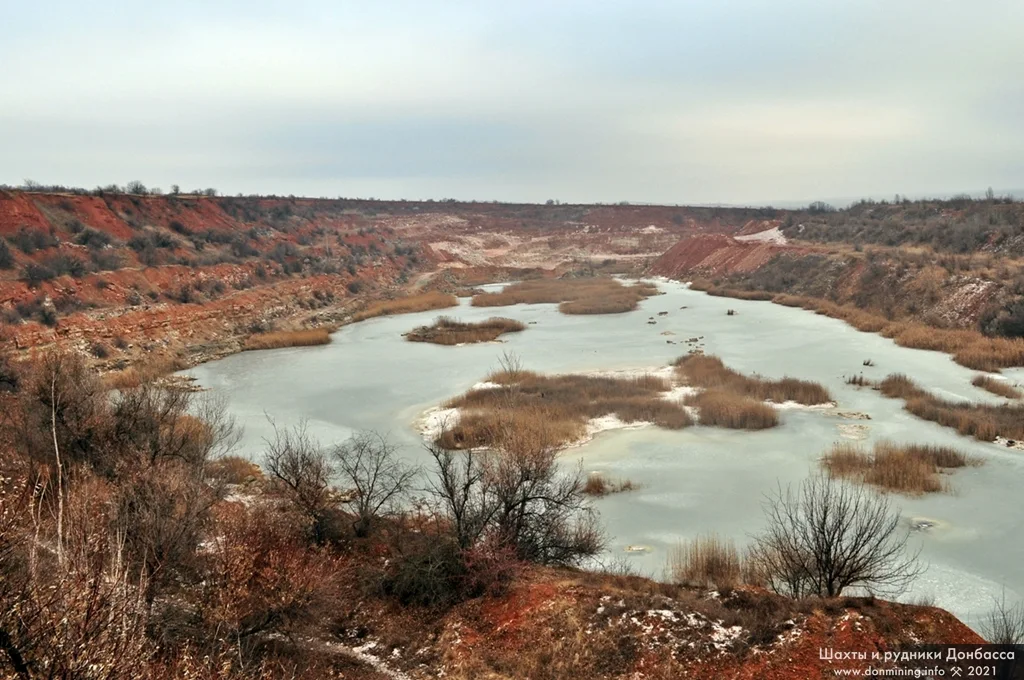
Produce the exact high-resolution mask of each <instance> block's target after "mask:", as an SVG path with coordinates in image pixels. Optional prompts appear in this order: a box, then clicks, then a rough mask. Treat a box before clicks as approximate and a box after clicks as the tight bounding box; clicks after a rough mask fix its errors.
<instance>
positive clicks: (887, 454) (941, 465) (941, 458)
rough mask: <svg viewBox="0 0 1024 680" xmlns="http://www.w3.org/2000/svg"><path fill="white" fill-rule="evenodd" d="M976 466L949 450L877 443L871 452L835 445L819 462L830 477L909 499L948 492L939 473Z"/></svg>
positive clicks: (965, 455)
mask: <svg viewBox="0 0 1024 680" xmlns="http://www.w3.org/2000/svg"><path fill="white" fill-rule="evenodd" d="M980 464H981V461H980V460H979V459H977V458H974V457H972V456H968V455H967V454H964V453H962V452H960V451H957V450H956V449H953V448H950V447H946V446H930V445H922V444H894V443H892V442H879V443H877V444H875V446H874V450H873V451H867V450H865V449H862V448H861V447H859V446H856V445H853V444H836V445H835V446H834V447H833V448H832V449H831V450H830V451H829V452H828V453H826V454H825V456H824V457H823V458H822V459H821V466H822V467H823V468H824V469H825V471H826V472H827V473H828V474H829V476H831V477H834V478H841V479H849V480H853V481H856V482H860V483H862V484H870V485H872V486H875V487H878V488H880V489H883V490H885V491H895V492H898V493H903V494H909V495H920V494H925V493H938V492H949V491H951V489H950V486H949V485H948V484H947V483H946V482H945V481H944V480H943V479H942V478H941V473H943V472H944V471H947V470H952V469H955V468H962V467H966V466H969V465H980Z"/></svg>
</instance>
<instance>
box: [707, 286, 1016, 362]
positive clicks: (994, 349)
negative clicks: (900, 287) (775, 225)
mask: <svg viewBox="0 0 1024 680" xmlns="http://www.w3.org/2000/svg"><path fill="white" fill-rule="evenodd" d="M705 285H706V286H707V288H706V289H705V288H697V290H706V292H707V293H708V294H709V295H717V296H722V297H736V298H741V299H754V300H766V299H767V300H771V301H772V302H774V303H776V304H780V305H784V306H786V307H800V308H802V309H807V310H810V311H813V312H815V313H816V314H821V315H823V316H828V317H831V318H834V319H840V320H842V321H845V322H846V323H848V324H850V325H851V326H853V327H854V328H856V329H857V330H860V331H864V332H866V333H880V334H881V335H883V336H885V337H887V338H892V339H893V341H895V342H896V344H897V345H900V346H901V347H909V348H911V349H925V350H932V351H936V352H945V353H947V354H951V355H952V356H953V360H954V361H956V362H957V363H958V364H960V365H962V366H966V367H967V368H973V369H975V370H979V371H998V370H999V369H1000V368H1007V367H1010V366H1021V365H1024V339H1022V338H1005V337H989V336H986V335H984V334H982V333H981V332H980V331H978V330H975V329H967V328H953V329H951V328H936V327H935V326H929V325H927V324H924V323H921V322H917V321H893V320H891V319H888V318H886V317H885V316H882V315H880V314H876V313H874V312H870V311H866V310H864V309H860V308H858V307H856V306H854V305H852V304H838V303H836V302H832V301H830V300H825V299H822V298H818V297H811V296H801V295H790V294H786V293H779V294H765V293H764V292H763V291H749V290H744V289H739V288H728V287H718V286H713V285H712V284H710V283H707V282H705Z"/></svg>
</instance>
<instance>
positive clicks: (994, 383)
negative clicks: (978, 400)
mask: <svg viewBox="0 0 1024 680" xmlns="http://www.w3.org/2000/svg"><path fill="white" fill-rule="evenodd" d="M971 384H972V385H974V386H975V387H980V388H981V389H983V390H987V391H988V392H991V393H992V394H995V395H998V396H1000V397H1006V398H1007V399H1020V398H1021V396H1024V395H1022V393H1021V391H1020V390H1019V389H1017V388H1016V387H1015V386H1013V385H1011V384H1010V383H1008V382H1006V381H1005V380H999V379H998V378H993V377H992V376H989V375H984V374H981V375H976V376H974V379H973V380H971Z"/></svg>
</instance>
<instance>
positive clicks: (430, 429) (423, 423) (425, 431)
mask: <svg viewBox="0 0 1024 680" xmlns="http://www.w3.org/2000/svg"><path fill="white" fill-rule="evenodd" d="M457 422H459V409H457V408H442V407H440V406H434V407H432V408H429V409H427V410H426V411H424V412H423V413H422V414H420V417H419V418H417V419H416V422H415V423H413V427H414V428H415V429H416V431H417V432H419V433H420V434H421V435H422V436H423V438H424V439H426V440H429V441H433V440H435V439H437V438H438V437H439V436H440V435H441V432H443V431H444V429H445V428H446V427H451V426H453V425H455V423H457Z"/></svg>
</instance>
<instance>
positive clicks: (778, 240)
mask: <svg viewBox="0 0 1024 680" xmlns="http://www.w3.org/2000/svg"><path fill="white" fill-rule="evenodd" d="M735 239H736V240H737V241H745V242H748V243H750V242H753V243H774V244H775V245H777V246H784V245H786V243H787V241H786V236H785V235H784V234H783V233H782V230H781V229H779V228H778V227H772V228H771V229H765V230H764V231H759V232H757V233H756V234H748V235H747V236H736V237H735Z"/></svg>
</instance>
